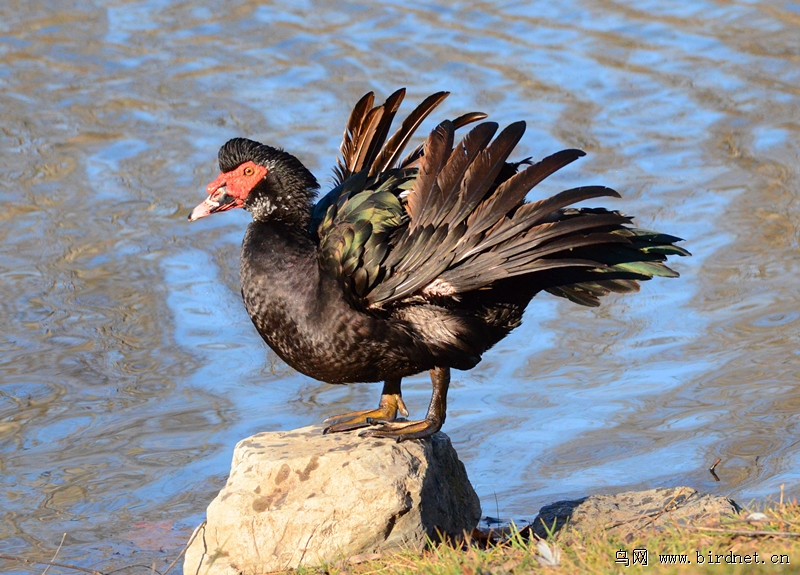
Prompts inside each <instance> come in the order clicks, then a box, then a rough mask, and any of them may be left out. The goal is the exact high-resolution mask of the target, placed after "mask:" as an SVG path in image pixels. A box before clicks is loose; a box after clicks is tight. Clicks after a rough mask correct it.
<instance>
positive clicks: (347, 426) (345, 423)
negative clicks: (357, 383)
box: [322, 380, 408, 433]
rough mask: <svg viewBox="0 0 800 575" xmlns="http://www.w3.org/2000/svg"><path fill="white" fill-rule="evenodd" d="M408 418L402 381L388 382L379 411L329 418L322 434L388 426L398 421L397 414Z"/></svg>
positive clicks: (369, 410) (365, 411)
mask: <svg viewBox="0 0 800 575" xmlns="http://www.w3.org/2000/svg"><path fill="white" fill-rule="evenodd" d="M398 413H400V415H402V416H403V417H408V409H406V404H405V402H404V401H403V397H402V396H401V395H400V381H399V380H398V381H397V382H394V381H392V382H390V381H387V382H386V383H384V385H383V393H382V394H381V400H380V403H378V408H377V409H365V410H363V411H351V412H350V413H343V414H341V415H334V416H333V417H329V418H328V419H326V420H325V421H324V422H323V423H326V424H328V427H326V428H325V429H323V430H322V433H338V432H340V431H351V430H353V429H361V428H362V427H369V426H370V425H376V424H381V423H383V424H386V423H389V422H394V421H396V420H397V414H398Z"/></svg>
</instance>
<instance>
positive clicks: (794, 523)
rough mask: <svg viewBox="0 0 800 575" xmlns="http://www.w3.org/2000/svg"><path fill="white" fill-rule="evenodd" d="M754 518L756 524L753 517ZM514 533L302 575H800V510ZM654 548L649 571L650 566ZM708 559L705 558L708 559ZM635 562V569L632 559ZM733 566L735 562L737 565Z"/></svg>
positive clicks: (772, 507)
mask: <svg viewBox="0 0 800 575" xmlns="http://www.w3.org/2000/svg"><path fill="white" fill-rule="evenodd" d="M748 518H749V519H748ZM528 533H529V530H526V529H523V530H521V531H520V530H516V529H514V528H513V526H512V528H510V529H508V530H507V532H506V533H504V534H503V535H502V536H501V537H497V536H495V535H494V534H492V535H490V536H487V535H486V534H481V533H477V532H474V533H473V537H472V538H471V540H470V541H468V542H467V543H465V544H462V545H457V546H455V545H453V544H438V545H434V546H432V547H431V548H430V549H429V550H427V551H425V552H423V553H422V554H420V553H417V552H412V551H397V552H392V553H384V554H381V555H372V556H361V557H354V558H350V559H348V560H345V561H341V562H338V563H332V564H330V565H326V566H325V567H322V568H316V569H310V568H303V569H299V570H297V571H294V572H293V573H295V574H296V575H372V574H381V575H383V574H388V575H395V574H396V575H417V574H434V575H488V574H512V575H513V574H517V573H569V574H572V573H587V574H600V573H627V572H632V573H648V574H672V573H686V572H700V573H705V572H707V573H714V574H726V575H729V574H745V573H753V572H754V571H755V572H762V573H793V572H800V505H798V503H797V501H792V502H791V503H782V502H781V503H768V504H764V505H760V506H757V505H754V506H753V507H752V508H751V509H748V510H746V511H743V512H742V513H741V514H740V515H739V516H728V517H724V518H722V519H709V520H708V521H705V522H700V523H697V524H691V525H686V524H678V523H672V524H666V525H664V526H659V527H654V526H652V525H651V526H649V527H644V528H638V527H637V528H625V526H616V527H614V528H612V529H598V530H596V531H590V532H578V531H571V530H569V529H564V530H561V531H559V532H557V533H555V534H553V533H551V534H550V536H549V537H548V538H547V539H546V540H539V539H537V538H535V537H529V536H528ZM634 550H647V555H646V560H647V565H643V564H642V561H643V559H644V552H642V551H634ZM701 559H702V560H701ZM626 560H627V564H626V562H625V561H626ZM732 561H733V563H732Z"/></svg>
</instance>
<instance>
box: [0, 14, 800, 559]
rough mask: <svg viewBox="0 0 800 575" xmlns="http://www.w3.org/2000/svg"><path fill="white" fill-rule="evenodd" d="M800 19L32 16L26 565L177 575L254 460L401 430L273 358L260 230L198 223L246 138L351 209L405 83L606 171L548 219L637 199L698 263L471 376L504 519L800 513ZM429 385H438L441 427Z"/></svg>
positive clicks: (4, 50)
mask: <svg viewBox="0 0 800 575" xmlns="http://www.w3.org/2000/svg"><path fill="white" fill-rule="evenodd" d="M798 16H799V15H798V12H797V11H796V10H794V9H793V8H792V7H791V6H781V7H778V6H775V5H773V4H770V3H759V2H754V3H748V4H741V5H738V4H725V3H722V4H719V3H709V2H699V3H693V4H675V5H672V4H669V5H668V4H664V3H660V2H637V3H635V4H633V3H629V4H626V3H610V2H605V1H602V0H601V1H585V2H566V3H563V2H562V3H551V4H548V5H541V6H539V5H537V6H536V7H535V10H534V9H533V8H532V7H531V6H529V5H527V4H525V3H518V4H515V5H512V6H498V5H495V4H494V3H477V4H471V5H469V6H466V5H463V4H461V3H456V2H446V1H445V2H441V3H438V4H433V5H430V4H426V5H418V4H413V3H412V4H410V5H409V4H408V3H393V2H388V1H387V2H382V3H371V4H361V3H358V2H345V3H343V4H342V3H340V5H339V6H337V8H336V9H335V10H334V9H332V8H324V7H321V6H316V5H312V4H311V3H303V2H299V3H292V4H291V6H288V5H286V3H283V4H276V3H267V4H266V5H264V3H262V2H246V1H242V2H236V3H233V4H231V3H228V4H227V5H225V6H224V7H223V6H218V7H214V8H207V7H201V6H197V5H195V4H194V3H188V2H164V1H161V0H153V1H148V2H130V1H124V0H109V1H107V2H104V3H101V4H99V5H96V4H93V5H87V4H80V3H74V2H73V3H70V2H62V3H60V4H59V6H58V8H54V7H53V6H51V5H50V4H48V3H43V2H35V1H34V2H30V1H29V2H17V1H13V0H12V1H9V2H5V3H4V4H3V5H2V6H0V59H2V63H3V65H2V66H0V84H2V87H3V90H2V91H0V143H1V144H2V150H3V153H2V155H0V168H1V169H0V171H1V172H2V173H3V175H4V177H3V178H2V179H0V194H2V198H3V200H4V201H3V209H2V210H0V222H1V223H0V245H2V246H3V249H2V256H0V286H2V290H3V297H2V298H0V319H1V320H2V321H0V325H2V326H3V327H2V328H0V472H2V473H0V501H2V505H0V507H2V512H0V542H1V543H0V551H2V552H4V553H20V554H26V555H28V556H31V557H36V558H49V557H50V556H52V554H53V551H54V550H55V548H56V547H57V545H58V543H59V541H60V540H61V536H62V534H63V533H65V532H66V533H67V538H66V539H65V543H64V546H63V548H62V550H61V551H60V555H59V557H60V558H61V560H63V561H66V562H76V563H79V564H81V565H84V566H87V567H95V568H103V569H106V570H108V569H111V568H112V567H111V566H119V565H122V564H126V563H142V564H150V563H152V562H153V561H156V562H161V564H166V563H168V561H169V560H170V559H171V558H172V556H174V555H170V554H171V553H173V554H174V552H175V550H176V549H178V548H179V547H180V546H181V545H182V543H183V542H184V541H185V539H186V537H187V536H188V534H189V532H190V530H191V527H192V526H193V524H195V523H196V522H198V521H199V520H200V518H201V516H202V514H203V512H204V509H205V506H206V505H207V503H208V501H209V500H210V499H211V497H212V496H213V494H214V493H215V492H216V491H217V490H218V488H219V487H220V485H221V483H222V482H223V481H224V478H225V475H226V473H227V470H228V465H229V461H230V452H231V449H232V447H233V445H234V443H235V442H236V441H237V440H238V439H240V438H241V437H244V436H246V435H248V434H251V433H254V432H256V431H262V430H268V429H285V428H291V427H297V426H300V425H306V424H309V423H313V422H317V421H319V420H321V419H322V418H323V417H325V416H327V415H332V414H335V413H340V412H342V411H346V410H348V409H351V408H354V407H355V406H361V405H367V404H371V403H372V402H374V401H375V399H376V397H377V394H378V392H379V390H378V388H376V387H375V386H374V385H373V386H370V385H354V386H348V387H335V386H326V385H319V384H317V383H315V382H313V381H311V380H309V379H307V378H304V377H302V376H299V375H297V374H296V373H294V372H292V371H291V370H290V369H288V368H287V367H286V366H285V365H284V364H282V363H281V362H280V361H279V360H278V359H277V358H276V357H275V356H274V355H273V354H271V352H269V351H267V350H266V349H265V347H264V345H263V344H262V342H261V340H260V338H259V337H258V335H257V334H256V333H255V331H254V330H253V328H252V325H251V324H250V320H249V319H248V318H247V316H246V314H245V312H244V310H243V307H242V305H241V303H240V301H239V296H238V285H237V281H238V280H237V269H238V245H239V242H240V241H241V236H242V233H243V228H244V226H245V225H246V222H247V216H246V214H237V215H234V214H230V215H229V216H228V217H226V218H220V219H219V220H217V221H215V220H214V219H213V218H212V219H211V220H212V221H208V222H206V221H204V222H203V223H202V224H196V225H195V226H192V227H189V226H188V225H187V224H186V223H185V215H186V213H187V212H188V210H189V208H190V207H191V206H193V205H194V204H196V203H197V201H198V199H199V198H200V196H201V194H202V192H201V190H202V186H203V185H204V184H205V183H206V182H207V181H208V180H209V178H211V177H213V175H214V174H215V172H216V166H214V155H215V153H216V150H217V148H218V146H219V145H220V144H221V143H222V142H223V141H225V140H226V139H227V138H229V137H232V136H237V135H246V136H250V137H253V138H257V139H264V140H268V141H269V142H271V143H274V144H278V145H281V146H283V147H285V148H286V149H288V150H290V151H293V152H296V153H297V154H298V155H299V156H300V157H301V158H302V159H303V160H304V161H305V162H306V164H307V165H308V166H309V167H310V168H311V169H312V170H314V171H315V173H317V174H318V175H319V176H321V178H320V179H321V180H322V181H323V182H325V181H326V178H325V175H326V174H327V173H329V172H328V170H329V169H330V167H331V166H332V164H333V157H334V154H335V151H336V148H337V146H338V143H339V139H340V134H341V130H342V127H343V122H344V120H345V118H346V115H347V113H348V112H349V106H350V105H351V104H352V102H354V101H355V100H356V99H357V98H358V97H359V96H360V95H361V94H362V93H363V92H365V91H366V90H368V89H375V90H378V91H379V92H381V93H382V94H387V93H389V92H391V91H393V90H394V89H395V88H397V87H398V86H401V85H407V86H408V87H409V92H410V93H409V99H419V98H420V97H422V96H424V95H427V93H429V92H431V91H433V90H437V89H448V90H452V91H453V94H452V96H451V97H450V98H449V100H448V101H447V103H446V104H445V112H446V113H450V114H454V113H460V112H463V111H465V110H472V109H475V108H479V109H484V110H486V111H488V112H491V113H492V118H493V119H495V120H497V121H499V122H501V123H502V122H510V121H512V120H517V119H520V118H522V119H525V120H527V121H528V123H529V130H528V133H527V135H526V137H525V138H524V140H523V142H522V146H521V149H520V153H521V154H526V155H528V154H529V155H533V156H537V157H538V156H541V155H543V154H546V153H549V152H551V151H554V150H556V149H559V148H561V147H568V146H569V147H572V146H574V147H582V148H584V149H586V150H587V151H588V152H589V156H588V157H587V158H586V159H585V160H583V161H582V162H580V163H579V164H578V165H576V166H574V167H573V166H571V167H570V169H569V170H566V171H564V172H563V173H560V174H559V175H558V178H555V179H554V181H553V182H552V183H550V184H548V185H547V186H545V189H544V190H543V193H544V192H552V191H555V190H557V189H561V188H563V187H567V186H569V185H574V184H577V183H587V182H589V183H594V182H596V183H600V182H602V183H607V184H610V185H613V186H615V187H617V188H618V189H619V190H620V191H621V192H622V193H623V196H624V199H623V200H622V201H620V202H617V203H616V204H615V206H616V207H619V208H620V209H622V210H623V211H626V212H628V213H632V214H635V215H636V216H637V217H638V218H639V222H640V223H641V224H642V225H644V226H645V227H647V226H653V227H658V229H664V230H668V231H671V232H674V233H676V234H678V235H681V236H683V237H686V238H689V242H688V247H689V249H691V251H692V252H693V253H694V254H695V256H694V257H693V258H691V259H689V260H686V261H681V262H679V263H678V264H677V267H678V268H679V270H680V271H681V273H682V275H683V277H682V278H681V279H680V280H676V281H657V282H651V283H650V284H648V285H646V286H644V288H643V290H642V292H641V293H640V294H638V295H636V296H630V297H625V298H616V299H611V300H610V301H608V302H606V305H605V306H604V307H602V308H600V309H597V310H587V309H581V308H578V307H575V306H570V305H569V304H562V303H558V302H555V301H553V299H552V298H546V297H543V298H541V299H538V300H536V301H534V302H533V305H532V306H531V308H530V311H529V313H528V316H527V321H526V324H525V325H524V326H523V327H522V328H521V329H519V330H517V332H515V333H514V334H512V336H511V337H510V338H508V339H507V340H505V341H504V342H502V343H501V344H500V345H498V346H497V348H496V349H495V350H493V351H492V352H491V353H489V354H488V355H487V356H486V359H485V361H484V362H483V363H482V364H481V365H480V366H479V367H478V368H476V369H475V370H473V371H471V372H468V373H458V374H456V376H455V377H454V382H453V392H452V410H451V412H450V414H449V417H448V423H447V428H446V431H447V432H448V433H449V434H450V435H451V436H452V438H453V440H454V443H455V445H456V447H457V449H458V450H459V453H460V454H461V456H462V459H464V461H465V463H466V465H467V468H468V470H469V473H470V476H471V478H472V479H473V481H474V483H475V484H476V488H477V489H478V492H479V494H480V496H481V498H482V500H483V502H484V506H485V507H486V508H487V511H489V510H490V512H491V513H492V514H494V515H501V516H510V515H513V516H522V515H526V514H530V513H533V512H535V511H536V509H537V508H538V506H539V505H541V504H544V503H547V502H550V501H552V500H554V499H557V498H560V497H575V496H580V495H584V494H586V493H589V492H601V491H611V490H624V489H630V488H637V487H653V486H657V485H678V484H690V485H692V486H693V487H696V488H698V489H701V490H708V491H711V492H715V493H724V494H728V493H731V494H733V495H734V496H735V497H739V498H741V499H743V500H745V501H746V500H749V499H750V498H752V497H761V496H767V495H773V494H776V493H778V491H779V488H780V485H781V484H785V485H786V489H787V493H792V492H793V491H794V490H796V489H797V487H798V485H800V481H798V475H797V471H796V470H797V468H798V453H799V452H800V450H798V448H797V441H796V440H795V439H794V438H795V437H796V436H797V432H798V431H799V430H798V422H797V417H796V414H797V412H798V404H800V393H798V388H797V384H796V382H797V381H798V374H799V373H800V367H799V366H800V362H799V361H798V351H797V350H798V349H799V348H800V346H798V335H797V329H796V328H797V321H798V317H800V316H798V309H800V306H798V305H797V303H798V302H797V298H798V296H797V290H796V287H795V284H796V278H797V276H798V258H797V248H798V231H797V230H798V215H799V214H800V210H799V209H798V202H797V191H796V190H797V189H798V166H799V165H800V162H798V158H799V157H800V153H798V141H800V138H798V134H800V132H799V131H798V126H797V118H798V117H800V113H798V112H800V111H799V110H798V96H800V93H799V92H800V90H798V88H797V86H800V71H799V70H798V68H797V66H796V65H795V60H796V57H797V41H796V39H797V23H798ZM428 386H429V384H428V382H427V378H426V377H424V376H423V377H416V378H411V379H410V380H409V383H408V385H407V387H408V390H407V395H408V400H409V404H410V406H411V407H412V409H413V410H414V411H415V412H416V413H419V412H421V411H422V410H424V407H425V405H426V403H427V400H428V397H429V388H428ZM717 457H721V458H722V460H723V461H722V463H721V464H720V465H719V466H718V468H717V473H718V474H719V476H720V478H721V482H720V483H716V482H715V481H714V480H713V478H712V477H711V476H710V475H709V474H708V472H707V468H708V466H709V465H710V464H711V463H712V462H713V461H714V460H715V459H716V458H717ZM114 553H119V555H114ZM0 569H2V570H5V571H9V572H11V571H16V570H19V571H25V569H24V568H23V567H21V566H19V565H17V564H8V563H6V564H4V563H0ZM29 571H30V570H29Z"/></svg>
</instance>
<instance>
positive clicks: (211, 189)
mask: <svg viewBox="0 0 800 575" xmlns="http://www.w3.org/2000/svg"><path fill="white" fill-rule="evenodd" d="M206 191H208V197H207V198H206V199H205V200H203V202H202V203H200V204H198V205H197V206H196V207H195V208H194V209H193V210H192V213H191V214H189V221H190V222H193V221H195V220H199V219H200V218H204V217H206V216H210V215H211V214H215V213H217V212H224V211H227V210H230V209H232V208H238V207H240V206H241V202H239V201H237V199H236V198H235V197H234V196H231V195H229V194H228V192H227V189H226V187H225V182H224V181H223V180H222V175H220V177H219V178H217V180H215V181H214V182H212V183H210V184H209V185H208V187H207V188H206Z"/></svg>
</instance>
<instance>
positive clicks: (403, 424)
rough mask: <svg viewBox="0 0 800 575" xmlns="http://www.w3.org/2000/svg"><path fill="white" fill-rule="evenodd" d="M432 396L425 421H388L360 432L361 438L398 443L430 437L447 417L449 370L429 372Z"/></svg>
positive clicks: (440, 368)
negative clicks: (387, 439)
mask: <svg viewBox="0 0 800 575" xmlns="http://www.w3.org/2000/svg"><path fill="white" fill-rule="evenodd" d="M430 373H431V383H432V384H433V394H432V395H431V403H430V405H428V413H427V414H426V415H425V419H422V420H419V421H390V422H387V423H384V424H383V425H381V426H380V427H375V428H373V429H367V430H366V431H362V432H361V434H360V435H361V436H363V437H388V438H392V439H395V440H397V442H398V443H400V442H401V441H406V440H409V439H424V438H426V437H430V436H431V435H433V434H434V433H436V432H437V431H439V430H440V429H441V428H442V425H443V424H444V419H445V416H446V415H447V389H448V388H449V387H450V368H449V367H435V368H433V369H432V370H431V371H430Z"/></svg>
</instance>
